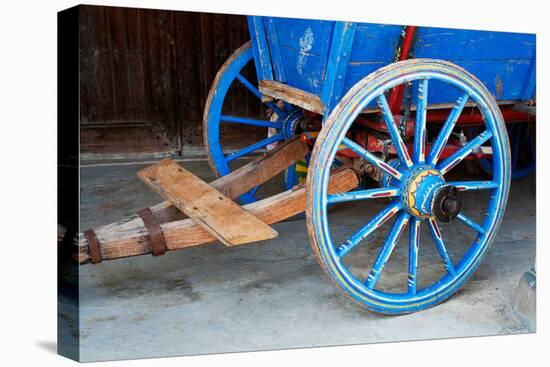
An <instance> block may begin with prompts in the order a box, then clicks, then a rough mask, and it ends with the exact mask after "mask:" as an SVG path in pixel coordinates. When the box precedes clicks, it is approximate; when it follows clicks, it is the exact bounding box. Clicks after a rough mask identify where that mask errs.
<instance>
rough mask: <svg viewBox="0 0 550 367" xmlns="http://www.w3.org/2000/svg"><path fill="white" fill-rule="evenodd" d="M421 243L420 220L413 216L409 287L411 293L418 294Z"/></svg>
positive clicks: (410, 234) (411, 222)
mask: <svg viewBox="0 0 550 367" xmlns="http://www.w3.org/2000/svg"><path fill="white" fill-rule="evenodd" d="M419 245H420V220H419V219H418V218H416V217H412V218H411V221H410V222H409V275H408V276H407V289H408V291H409V294H411V295H415V294H416V285H417V283H418V271H417V270H418V246H419Z"/></svg>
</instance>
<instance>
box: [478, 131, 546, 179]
mask: <svg viewBox="0 0 550 367" xmlns="http://www.w3.org/2000/svg"><path fill="white" fill-rule="evenodd" d="M506 130H507V131H508V137H509V139H510V150H511V153H512V180H519V179H522V178H525V177H529V176H531V175H532V174H533V173H535V171H536V169H537V164H536V147H535V141H536V139H535V134H534V132H535V123H534V122H533V123H530V122H529V123H528V122H519V123H509V124H506ZM479 165H480V166H481V168H482V169H483V170H484V171H485V172H487V173H489V174H490V173H491V172H493V163H492V161H491V160H490V159H485V158H484V159H480V160H479Z"/></svg>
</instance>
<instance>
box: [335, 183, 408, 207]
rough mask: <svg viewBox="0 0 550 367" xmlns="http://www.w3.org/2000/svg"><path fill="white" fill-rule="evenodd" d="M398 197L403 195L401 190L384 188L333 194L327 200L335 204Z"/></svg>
mask: <svg viewBox="0 0 550 367" xmlns="http://www.w3.org/2000/svg"><path fill="white" fill-rule="evenodd" d="M398 195H401V190H400V189H398V188H395V187H388V188H386V187H384V188H379V189H370V190H357V191H351V192H343V193H339V194H332V195H328V197H327V200H328V203H329V204H334V203H344V202H348V201H356V200H365V199H376V198H389V197H394V196H398Z"/></svg>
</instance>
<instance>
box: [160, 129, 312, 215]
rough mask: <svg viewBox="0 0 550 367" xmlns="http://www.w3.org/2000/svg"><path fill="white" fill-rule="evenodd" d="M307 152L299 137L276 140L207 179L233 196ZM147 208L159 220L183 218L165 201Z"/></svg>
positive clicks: (286, 166) (289, 164)
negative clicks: (273, 145) (274, 144)
mask: <svg viewBox="0 0 550 367" xmlns="http://www.w3.org/2000/svg"><path fill="white" fill-rule="evenodd" d="M308 152H309V147H308V145H307V144H306V143H304V142H302V141H300V138H299V137H297V138H294V139H292V140H289V141H288V142H284V143H279V144H278V145H277V147H276V148H275V149H273V150H270V151H268V152H267V153H265V154H264V155H262V156H260V157H258V158H256V159H255V160H253V161H252V162H250V163H247V164H246V165H244V166H242V167H240V168H239V169H237V170H235V171H233V172H231V173H229V174H228V175H226V176H223V177H220V178H218V179H217V180H214V181H212V182H210V186H212V187H213V188H215V189H216V190H218V191H220V192H221V193H222V194H224V195H225V196H227V197H229V198H232V199H234V198H237V197H239V196H241V195H242V194H244V193H246V192H248V191H250V190H251V189H253V188H254V187H256V186H258V185H261V184H263V183H264V182H267V181H269V180H270V179H272V178H273V177H275V176H277V175H278V174H279V173H281V172H283V171H284V170H285V169H287V168H288V167H290V166H291V165H292V164H294V163H296V161H297V160H299V159H301V158H303V157H305V155H306V154H307V153H308ZM150 209H151V212H152V213H153V215H154V216H155V219H156V220H157V222H159V223H166V222H170V221H174V220H178V219H184V218H187V216H186V215H185V214H183V213H182V212H181V211H180V210H178V208H176V207H175V206H173V205H172V203H170V202H169V201H163V202H162V203H159V204H156V205H154V206H152V207H151V208H150Z"/></svg>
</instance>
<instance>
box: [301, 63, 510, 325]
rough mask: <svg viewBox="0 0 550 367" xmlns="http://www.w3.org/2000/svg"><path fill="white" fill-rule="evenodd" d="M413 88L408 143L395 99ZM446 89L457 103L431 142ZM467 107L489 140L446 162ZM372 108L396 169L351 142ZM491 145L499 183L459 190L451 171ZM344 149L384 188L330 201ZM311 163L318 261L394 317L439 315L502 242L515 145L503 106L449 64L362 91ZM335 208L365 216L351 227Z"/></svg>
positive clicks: (353, 292) (421, 67)
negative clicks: (431, 120)
mask: <svg viewBox="0 0 550 367" xmlns="http://www.w3.org/2000/svg"><path fill="white" fill-rule="evenodd" d="M409 83H411V84H412V87H413V89H414V91H415V93H414V94H413V97H414V99H415V111H416V113H415V119H416V120H415V127H414V139H413V140H412V141H410V142H407V141H404V137H402V136H401V132H400V130H399V128H398V127H397V125H396V123H395V119H394V117H393V115H392V112H391V110H390V108H389V106H388V102H387V97H386V96H387V94H388V93H389V91H390V90H391V89H392V88H394V87H397V86H399V85H402V84H406V85H411V84H409ZM442 88H451V90H452V91H454V93H456V95H457V100H456V103H455V105H454V107H453V108H452V110H451V111H450V113H449V116H448V118H447V120H446V122H445V123H444V125H443V127H442V129H441V131H440V132H439V133H438V134H437V135H436V136H434V137H431V141H428V134H427V133H426V113H427V103H428V101H429V100H430V96H434V93H438V91H441V90H442ZM430 91H432V94H431V95H430ZM468 101H471V102H473V103H475V105H476V106H477V108H478V109H479V111H480V112H481V113H482V115H483V121H484V125H485V126H484V130H483V131H482V132H481V133H480V134H479V135H477V136H476V137H474V138H472V139H471V140H470V141H469V142H467V143H466V144H465V145H464V146H462V147H461V148H460V149H459V150H457V151H456V152H454V153H453V154H451V155H450V156H449V157H447V158H445V159H440V156H441V153H442V151H443V149H444V147H445V145H446V144H447V141H448V139H449V137H450V136H451V133H452V132H453V129H454V127H455V124H456V121H457V120H458V118H459V116H460V114H461V113H462V110H463V108H464V106H465V105H466V103H467V102H468ZM371 102H376V103H377V104H378V107H379V112H378V117H379V118H380V119H381V120H382V121H384V122H385V124H386V127H387V130H388V134H389V137H390V138H391V141H392V143H391V144H392V145H393V147H394V151H395V152H396V155H395V156H393V157H391V159H388V160H386V159H385V158H383V157H381V156H379V155H376V154H374V153H371V152H369V151H367V150H366V149H365V148H363V147H362V146H360V145H359V144H357V143H356V142H354V141H353V140H351V139H350V138H349V137H348V136H350V135H349V134H348V135H347V133H348V132H349V130H350V129H353V128H359V127H358V126H354V121H355V120H356V118H357V117H358V116H359V114H361V113H362V112H363V111H364V110H365V109H366V108H367V106H369V107H370V106H372V105H371ZM371 117H372V116H371ZM407 143H409V146H407ZM485 144H490V146H491V148H492V151H493V169H492V172H491V179H490V180H483V181H459V180H457V177H456V175H453V173H454V172H452V169H453V168H454V167H456V166H457V165H458V164H459V163H460V162H461V161H462V160H464V159H465V158H466V157H467V156H469V155H470V154H472V153H477V152H479V151H480V150H481V147H482V145H485ZM342 146H344V147H346V148H348V149H351V150H352V151H353V152H355V153H356V154H357V156H358V157H360V158H361V159H362V160H363V161H364V163H365V164H368V165H370V166H371V167H373V168H374V169H375V170H377V171H378V172H379V177H380V179H379V183H380V185H381V187H379V188H372V189H364V190H358V191H353V192H349V193H341V194H329V193H328V182H329V177H330V173H331V166H332V163H333V162H334V159H335V157H336V155H337V154H338V151H339V150H340V149H341V147H342ZM427 147H430V149H429V150H428V149H427ZM409 149H410V151H409ZM310 162H311V163H310V169H309V175H308V178H307V194H308V202H307V211H306V218H307V226H308V233H309V237H310V241H311V245H312V248H313V252H314V253H315V255H316V256H317V259H318V261H319V263H320V265H321V267H322V268H323V269H324V270H325V272H326V273H327V274H328V275H329V277H330V278H331V279H332V280H333V281H334V282H335V283H336V284H337V285H338V286H339V287H340V288H342V289H343V290H344V291H345V293H346V294H347V295H349V296H350V297H351V298H352V299H354V300H356V301H358V302H359V303H360V304H361V305H363V306H365V307H367V308H368V309H370V310H373V311H376V312H381V313H387V314H400V313H408V312H414V311H418V310H422V309H425V308H428V307H431V306H434V305H436V304H438V303H440V302H442V301H444V300H445V299H447V298H448V297H450V296H451V295H452V294H454V293H455V292H456V291H457V290H458V289H459V288H460V287H461V286H462V285H463V284H464V282H465V281H466V280H467V279H468V278H469V277H470V276H471V275H472V273H473V272H474V271H475V269H476V268H477V267H478V265H479V264H480V262H481V260H482V258H483V257H484V255H485V254H486V253H487V250H488V249H489V247H490V245H491V243H492V241H493V239H494V238H495V236H496V234H497V231H498V228H499V226H500V223H501V221H502V217H503V214H504V210H505V207H506V201H507V198H508V191H509V187H510V152H509V145H508V138H507V134H506V129H505V125H504V121H503V118H502V114H501V112H500V109H499V108H498V106H497V104H496V101H495V100H494V98H493V96H492V95H491V93H490V92H489V91H488V90H487V88H485V86H484V85H483V84H482V83H481V82H480V81H479V80H478V79H477V78H475V77H474V76H473V75H471V74H469V73H468V72H467V71H465V70H464V69H462V68H460V67H458V66H456V65H454V64H451V63H448V62H445V61H440V60H429V59H412V60H407V61H403V62H397V63H394V64H391V65H388V66H387V67H384V68H381V69H379V70H377V71H376V72H374V73H372V74H370V75H369V76H368V77H366V78H364V79H363V80H361V81H360V82H358V83H357V84H356V85H355V86H354V87H353V88H352V89H351V90H350V91H349V92H348V93H347V94H346V96H345V97H344V98H343V99H342V101H341V102H340V103H339V104H338V105H337V107H336V108H335V109H334V111H333V112H332V113H331V115H330V116H329V117H328V119H327V122H326V125H325V126H324V128H323V130H322V131H321V133H320V134H319V136H318V138H317V141H316V143H315V147H314V149H313V153H312V157H311V160H310ZM360 166H364V164H362V165H360ZM471 195H474V196H471ZM336 204H338V205H340V206H344V208H342V209H345V208H346V207H347V208H352V210H354V211H355V213H356V214H355V215H354V216H353V217H350V218H349V220H347V218H344V217H343V215H342V213H343V212H345V210H337V211H329V210H328V207H329V206H333V205H336ZM368 218H370V219H368ZM392 221H393V222H392ZM341 223H344V225H341ZM407 226H408V236H407V237H405V236H402V235H403V232H404V231H405V228H407ZM354 228H356V229H354ZM423 228H424V231H425V230H426V229H427V233H428V235H427V236H425V237H424V235H423V234H421V232H422V229H423ZM451 236H452V237H453V241H449V237H451ZM402 237H405V238H402ZM407 258H408V261H403V260H404V259H407ZM392 260H395V261H392ZM369 264H370V265H369ZM428 269H429V271H428Z"/></svg>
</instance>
